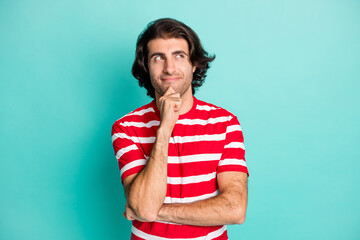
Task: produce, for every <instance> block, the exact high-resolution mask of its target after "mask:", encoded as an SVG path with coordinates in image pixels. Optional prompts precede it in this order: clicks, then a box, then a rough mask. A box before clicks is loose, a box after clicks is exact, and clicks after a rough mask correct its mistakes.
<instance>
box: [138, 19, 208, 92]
mask: <svg viewBox="0 0 360 240" xmlns="http://www.w3.org/2000/svg"><path fill="white" fill-rule="evenodd" d="M155 38H164V39H168V38H183V39H185V40H186V41H187V43H188V45H189V55H190V62H191V64H192V65H193V66H196V70H195V72H194V73H193V79H192V82H191V87H192V93H193V94H195V89H196V88H198V87H200V86H201V85H202V84H203V83H204V81H205V77H206V72H207V70H208V69H209V68H210V64H209V63H210V62H211V61H213V60H214V59H215V55H212V56H210V55H209V54H208V53H207V52H206V51H205V50H204V48H203V47H202V45H201V43H200V39H199V37H198V36H197V34H196V33H195V32H194V31H193V30H192V29H191V28H190V27H188V26H187V25H185V24H184V23H182V22H179V21H177V20H175V19H171V18H161V19H158V20H155V21H153V22H150V23H149V24H148V25H147V27H146V28H145V30H144V31H143V32H142V33H141V34H140V35H139V37H138V39H137V42H136V53H135V61H134V63H133V66H132V69H131V72H132V75H133V76H134V77H135V78H136V79H137V80H138V81H139V86H140V87H145V88H146V90H147V95H148V96H150V97H152V98H155V90H154V87H153V86H152V85H151V82H150V75H149V69H148V54H149V52H148V49H147V44H148V42H149V41H150V40H152V39H155Z"/></svg>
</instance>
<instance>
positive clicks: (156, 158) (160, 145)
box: [126, 128, 170, 221]
mask: <svg viewBox="0 0 360 240" xmlns="http://www.w3.org/2000/svg"><path fill="white" fill-rule="evenodd" d="M169 138H170V134H169V131H167V130H165V129H162V128H159V129H158V131H157V135H156V139H155V142H154V145H153V149H152V151H151V153H150V156H149V159H148V162H147V164H146V166H145V167H144V169H143V170H142V171H141V172H140V173H138V174H137V176H136V177H135V178H134V180H133V181H132V183H131V185H130V186H129V188H128V192H127V193H126V195H127V200H128V204H129V206H130V207H131V208H132V209H133V211H134V212H135V214H136V215H137V216H138V217H139V219H142V220H147V221H153V220H155V218H156V216H157V214H158V211H159V209H160V208H161V206H162V204H163V202H164V199H165V196H166V187H167V158H168V146H169Z"/></svg>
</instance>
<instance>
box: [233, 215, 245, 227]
mask: <svg viewBox="0 0 360 240" xmlns="http://www.w3.org/2000/svg"><path fill="white" fill-rule="evenodd" d="M244 222H245V214H242V215H240V216H238V217H237V219H236V220H235V224H239V225H240V224H243V223H244Z"/></svg>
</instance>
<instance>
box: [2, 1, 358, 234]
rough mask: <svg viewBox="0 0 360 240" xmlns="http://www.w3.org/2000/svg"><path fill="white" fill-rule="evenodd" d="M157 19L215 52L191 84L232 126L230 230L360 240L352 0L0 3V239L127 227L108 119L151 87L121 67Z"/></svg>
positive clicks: (128, 64)
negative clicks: (243, 182)
mask: <svg viewBox="0 0 360 240" xmlns="http://www.w3.org/2000/svg"><path fill="white" fill-rule="evenodd" d="M160 17H173V18H176V19H178V20H181V21H183V22H184V23H186V24H188V25H189V26H190V27H192V28H193V29H194V30H195V31H196V32H197V33H198V35H199V36H200V39H202V42H203V44H204V46H205V48H206V49H207V51H208V52H209V53H215V54H216V59H215V61H214V62H213V64H212V68H211V69H210V70H209V72H208V77H207V80H206V82H205V84H204V86H203V87H201V88H200V89H199V91H198V92H197V93H196V96H197V97H198V98H199V99H201V100H204V101H208V102H211V103H213V104H216V105H219V106H222V107H224V108H226V109H228V110H230V111H231V112H233V113H234V114H235V115H237V116H238V118H239V121H240V123H241V125H242V128H243V131H244V137H245V146H246V159H247V164H248V167H249V170H250V178H249V201H248V211H247V219H246V222H245V223H244V224H243V225H240V226H239V225H237V226H230V227H229V237H230V239H233V240H234V239H277V240H279V239H329V240H330V239H360V230H359V224H360V208H359V206H358V204H359V202H360V188H359V183H360V175H359V168H360V150H359V143H360V141H359V133H360V125H359V119H360V106H359V103H360V96H359V87H360V84H359V80H360V27H359V23H360V2H359V1H355V0H353V1H350V0H344V1H335V0H328V1H325V0H318V1H309V0H305V1H304V0H302V1H280V0H274V1H259V0H255V1H199V0H198V1H196V0H195V1H187V0H185V1H177V2H175V1H168V0H166V1H165V0H162V1H155V0H154V1H115V0H108V1H100V0H87V1H84V0H83V1H70V0H64V1H45V0H42V1H41V0H33V1H30V0H28V1H26V0H18V1H11V0H0V30H1V31H0V80H1V81H0V100H1V101H0V104H1V105H0V108H1V119H0V136H1V142H0V143H1V145H0V146H1V151H0V161H1V165H0V190H1V197H0V214H1V215H0V239H4V240H7V239H9V240H12V239H16V240H17V239H54V240H58V239H59V240H60V239H74V240H78V239H79V240H80V239H87V240H92V239H129V236H130V223H129V222H127V221H126V220H125V219H124V218H123V217H122V212H123V209H124V204H125V199H124V195H123V190H122V185H121V181H120V174H119V170H118V166H117V162H116V158H115V156H114V152H113V149H112V143H111V136H110V135H111V126H112V124H113V122H114V121H115V120H117V119H118V118H120V117H121V116H123V115H124V114H126V113H128V112H130V111H132V110H134V109H135V108H137V107H139V106H142V105H144V104H146V103H148V102H149V101H150V100H151V99H150V98H148V97H147V96H146V95H145V90H144V89H141V88H139V87H138V85H137V81H136V80H135V79H134V78H133V77H132V76H131V73H130V68H131V65H132V62H133V60H134V51H135V42H136V38H137V36H138V34H139V33H140V32H141V31H142V30H143V29H144V27H145V26H146V24H147V23H148V22H150V21H152V20H154V19H157V18H160Z"/></svg>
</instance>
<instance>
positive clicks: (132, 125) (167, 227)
mask: <svg viewBox="0 0 360 240" xmlns="http://www.w3.org/2000/svg"><path fill="white" fill-rule="evenodd" d="M159 124H160V112H159V110H158V109H157V107H156V103H155V100H154V101H152V102H151V103H149V104H147V105H144V106H142V107H140V108H138V109H136V110H135V111H133V112H131V113H129V114H127V115H125V116H124V117H122V118H120V119H119V120H117V121H116V122H115V123H114V125H113V128H112V141H113V147H114V151H115V155H116V158H117V160H118V163H119V168H120V174H121V180H122V181H123V180H124V179H125V178H126V177H128V176H130V175H132V174H134V173H139V172H140V171H141V170H142V169H143V168H144V166H145V165H146V161H147V159H148V158H149V155H150V152H151V149H152V145H153V143H154V141H155V137H156V131H157V129H158V127H159ZM225 171H239V172H245V173H248V170H247V167H246V163H245V149H244V140H243V135H242V131H241V127H240V124H239V122H238V120H237V118H236V117H235V116H234V115H233V114H231V113H230V112H228V111H226V110H225V109H223V108H220V107H217V106H215V105H212V104H209V103H206V102H203V101H200V100H198V99H196V98H195V97H194V104H193V106H192V108H191V110H190V111H188V112H187V113H185V114H183V115H180V116H179V119H178V121H177V122H176V124H175V127H174V129H173V132H172V134H171V138H170V143H169V155H168V177H167V193H166V198H165V201H164V203H190V202H194V201H198V200H203V199H207V198H211V197H214V196H216V195H218V194H219V191H218V187H217V182H216V175H217V174H218V173H220V172H225ZM131 232H132V237H131V239H158V240H160V239H161V240H166V239H196V240H200V239H218V240H220V239H228V238H227V231H226V226H210V227H203V226H189V225H181V224H173V223H165V222H151V223H149V222H145V223H144V222H139V221H136V220H135V221H133V226H132V230H131Z"/></svg>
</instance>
